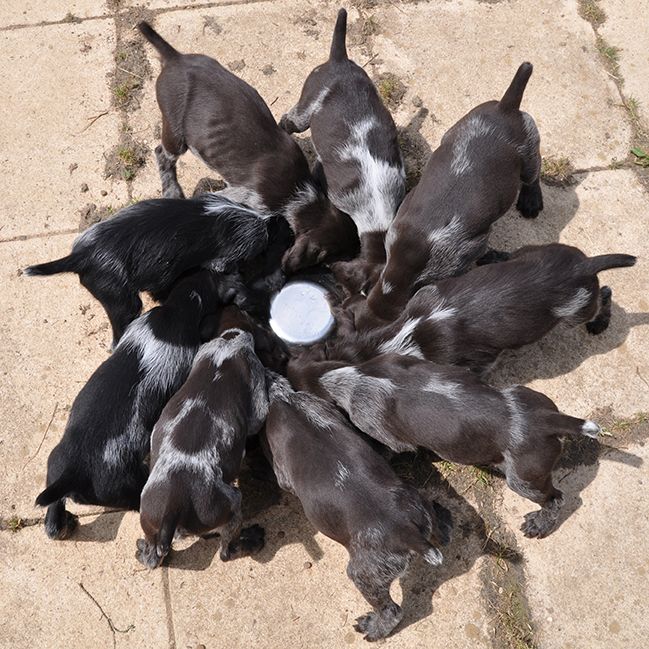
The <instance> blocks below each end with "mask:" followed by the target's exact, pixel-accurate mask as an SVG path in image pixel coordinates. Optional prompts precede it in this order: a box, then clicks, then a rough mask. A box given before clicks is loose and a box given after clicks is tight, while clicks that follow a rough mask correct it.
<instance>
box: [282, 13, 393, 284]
mask: <svg viewBox="0 0 649 649" xmlns="http://www.w3.org/2000/svg"><path fill="white" fill-rule="evenodd" d="M346 30H347V12H346V11H345V10H344V9H341V10H340V11H339V12H338V19H337V21H336V27H335V30H334V35H333V40H332V43H331V51H330V55H329V60H328V61H327V62H326V63H324V64H323V65H319V66H318V67H317V68H315V69H314V70H313V71H312V72H311V74H310V75H309V76H308V77H307V80H306V81H305V83H304V87H303V89H302V94H301V96H300V101H299V102H298V103H297V105H296V106H294V107H293V108H292V109H291V110H290V111H289V112H288V113H287V114H286V115H284V116H283V117H282V119H281V121H280V123H279V125H280V126H281V127H282V128H284V129H285V130H286V131H287V132H289V133H302V132H304V131H306V129H308V128H311V137H312V139H313V144H314V146H315V148H316V150H317V152H318V161H317V163H316V164H317V167H316V168H317V169H318V172H317V173H315V175H316V176H317V177H322V178H323V180H324V183H325V186H326V190H327V194H328V196H329V198H330V200H331V202H332V203H333V204H334V205H335V206H336V207H337V208H339V209H340V210H342V211H343V212H345V213H347V214H349V216H350V217H351V218H352V220H353V221H354V223H355V224H356V228H357V230H358V235H359V237H360V240H361V250H360V258H359V259H357V260H354V261H351V262H337V263H336V264H334V265H333V267H332V270H333V271H334V274H335V275H336V278H337V279H338V280H339V281H340V282H341V283H342V284H344V285H346V286H348V288H349V289H350V292H357V291H359V290H366V289H367V288H368V285H369V283H370V282H372V281H373V280H375V279H376V277H377V276H378V272H380V269H381V267H382V266H383V264H384V263H385V247H384V240H385V233H386V231H387V229H388V227H389V226H390V224H391V223H392V220H393V219H394V216H395V214H396V212H397V209H398V207H399V204H400V203H401V201H402V200H403V197H404V195H405V191H406V174H405V170H404V166H403V160H402V158H401V151H400V149H399V143H398V139H397V129H396V126H395V124H394V120H393V119H392V116H391V115H390V113H389V111H388V110H387V109H386V107H385V106H384V105H383V102H382V101H381V97H380V96H379V93H378V92H377V91H376V88H375V86H374V84H373V83H372V81H371V79H370V78H369V76H368V75H367V73H366V72H365V70H363V68H361V67H360V66H358V65H356V63H354V62H353V61H351V60H350V59H349V58H348V57H347V50H346V47H345V35H346Z"/></svg>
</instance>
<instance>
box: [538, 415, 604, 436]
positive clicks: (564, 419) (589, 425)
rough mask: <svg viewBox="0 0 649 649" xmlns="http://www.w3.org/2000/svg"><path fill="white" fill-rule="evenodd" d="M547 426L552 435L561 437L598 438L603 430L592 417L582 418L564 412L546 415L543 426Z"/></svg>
mask: <svg viewBox="0 0 649 649" xmlns="http://www.w3.org/2000/svg"><path fill="white" fill-rule="evenodd" d="M545 426H547V429H546V430H547V431H548V432H550V434H552V435H557V436H560V437H582V436H584V437H592V438H593V439H597V437H598V436H599V434H600V433H601V432H602V429H601V427H600V426H599V424H597V423H595V422H594V421H592V420H590V419H580V418H579V417H571V416H570V415H565V414H564V413H562V412H552V413H549V414H547V415H546V416H545V418H544V421H543V428H545Z"/></svg>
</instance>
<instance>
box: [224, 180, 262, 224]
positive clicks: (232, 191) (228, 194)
mask: <svg viewBox="0 0 649 649" xmlns="http://www.w3.org/2000/svg"><path fill="white" fill-rule="evenodd" d="M214 195H215V196H222V197H224V198H227V199H228V200H229V201H232V202H233V203H238V204H239V205H240V206H244V205H245V206H247V207H249V208H251V209H252V210H254V211H255V213H257V215H258V216H260V217H261V218H268V217H269V216H271V212H270V210H269V209H268V206H267V205H266V204H265V203H264V200H263V199H262V197H261V195H260V194H259V193H258V192H256V191H255V190H254V189H248V188H247V187H241V186H231V185H228V186H227V187H226V188H225V189H222V190H221V191H220V192H215V193H214Z"/></svg>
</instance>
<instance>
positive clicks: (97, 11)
mask: <svg viewBox="0 0 649 649" xmlns="http://www.w3.org/2000/svg"><path fill="white" fill-rule="evenodd" d="M107 11H108V9H107V4H106V2H104V1H100V2H95V1H94V0H70V1H69V2H65V3H62V2H59V1H58V0H7V2H3V3H2V6H1V7H0V28H3V27H4V28H7V27H12V26H16V25H32V24H34V23H41V22H56V21H59V20H61V21H66V22H70V23H73V22H76V21H78V19H80V18H88V17H90V16H101V15H103V14H105V13H107Z"/></svg>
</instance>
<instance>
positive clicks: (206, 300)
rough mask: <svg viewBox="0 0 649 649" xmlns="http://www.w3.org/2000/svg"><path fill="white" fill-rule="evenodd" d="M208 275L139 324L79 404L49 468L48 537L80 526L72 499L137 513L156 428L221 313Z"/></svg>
mask: <svg viewBox="0 0 649 649" xmlns="http://www.w3.org/2000/svg"><path fill="white" fill-rule="evenodd" d="M216 296H217V290H216V286H215V283H214V280H213V278H212V274H211V273H210V272H209V271H206V270H203V271H199V272H197V273H195V274H194V275H191V276H189V277H187V278H185V279H183V280H181V281H180V282H179V283H178V284H177V285H176V286H175V287H174V288H173V290H172V291H171V293H170V294H169V297H168V299H167V301H166V302H165V304H164V305H162V306H158V307H155V308H154V309H151V311H148V312H147V313H145V314H143V315H141V316H140V317H139V318H137V320H135V321H134V322H132V323H131V324H130V325H129V326H128V327H127V329H126V331H125V332H124V335H123V336H122V339H121V340H120V342H119V344H118V345H117V347H116V348H115V351H114V352H113V354H112V355H111V356H110V357H109V358H108V359H107V360H105V361H104V362H103V363H102V364H101V365H100V366H99V368H98V369H97V370H96V371H95V372H94V374H93V375H92V376H91V377H90V379H89V380H88V382H87V383H86V385H85V386H84V387H83V389H82V390H81V392H80V393H79V394H78V396H77V398H76V399H75V400H74V403H73V404H72V410H71V412H70V418H69V419H68V424H67V426H66V428H65V433H64V434H63V438H62V439H61V441H60V442H59V443H58V444H57V446H56V447H55V448H54V449H53V450H52V453H51V454H50V456H49V459H48V462H47V488H46V489H45V490H44V491H43V492H41V493H40V494H39V496H38V498H37V499H36V504H37V505H40V506H42V507H45V506H47V507H48V510H47V515H46V517H45V531H46V532H47V535H48V536H49V537H50V538H51V539H64V538H66V537H67V536H68V535H69V534H70V532H72V530H73V529H74V527H75V526H76V518H75V517H74V516H73V515H72V514H71V513H69V512H67V511H66V509H65V499H66V498H71V499H72V500H73V501H75V502H77V503H81V504H86V505H102V506H104V507H119V508H124V509H138V507H139V504H140V493H141V491H142V488H143V487H144V484H145V482H146V480H147V476H148V466H147V463H146V462H147V456H148V454H149V441H150V437H151V431H152V430H153V426H154V424H155V423H156V421H157V420H158V417H159V416H160V413H161V412H162V409H163V408H164V406H165V404H166V403H167V401H168V400H169V398H170V397H171V396H172V395H173V394H174V393H175V392H176V391H177V390H178V388H179V387H180V386H181V385H182V384H183V382H184V381H185V379H186V378H187V375H188V374H189V371H190V369H191V366H192V362H193V360H194V355H195V354H196V351H197V350H198V348H199V345H200V343H201V335H200V324H201V318H203V316H205V315H206V314H210V313H213V312H215V311H216V309H217V308H218V304H217V300H216Z"/></svg>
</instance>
